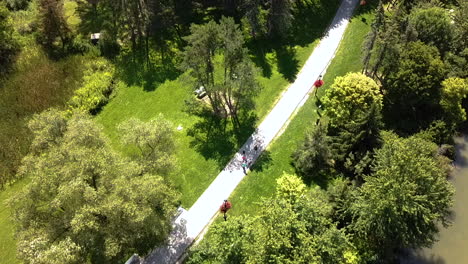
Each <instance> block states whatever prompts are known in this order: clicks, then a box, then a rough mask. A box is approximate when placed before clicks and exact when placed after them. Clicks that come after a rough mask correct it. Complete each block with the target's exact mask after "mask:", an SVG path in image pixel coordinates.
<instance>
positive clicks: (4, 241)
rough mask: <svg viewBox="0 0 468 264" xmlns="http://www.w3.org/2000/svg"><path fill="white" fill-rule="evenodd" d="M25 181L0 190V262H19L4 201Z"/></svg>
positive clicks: (10, 263)
mask: <svg viewBox="0 0 468 264" xmlns="http://www.w3.org/2000/svg"><path fill="white" fill-rule="evenodd" d="M27 182H28V181H27V180H22V181H19V182H17V183H16V184H14V185H13V186H10V187H7V188H6V189H5V190H3V191H2V192H0V227H1V228H0V263H5V264H6V263H8V264H15V263H21V261H19V260H18V259H17V258H16V241H15V238H14V233H13V232H14V230H13V224H12V223H11V221H10V209H9V208H8V207H7V206H6V204H5V202H6V200H7V199H8V198H10V197H11V196H12V195H13V194H15V193H16V192H18V191H19V190H21V188H23V187H24V186H25V185H26V184H27Z"/></svg>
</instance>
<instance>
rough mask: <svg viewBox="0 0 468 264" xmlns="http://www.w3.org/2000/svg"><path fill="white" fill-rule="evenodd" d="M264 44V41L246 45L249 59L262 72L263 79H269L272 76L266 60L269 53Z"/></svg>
mask: <svg viewBox="0 0 468 264" xmlns="http://www.w3.org/2000/svg"><path fill="white" fill-rule="evenodd" d="M264 44H266V43H265V41H264V40H257V41H255V42H249V43H247V45H248V46H249V50H250V51H251V55H250V59H251V60H252V61H253V63H255V65H256V66H257V67H259V68H260V69H261V70H262V75H263V77H266V78H270V77H271V74H272V71H271V65H270V62H269V61H268V59H267V58H266V53H268V52H269V51H270V48H268V46H266V45H264Z"/></svg>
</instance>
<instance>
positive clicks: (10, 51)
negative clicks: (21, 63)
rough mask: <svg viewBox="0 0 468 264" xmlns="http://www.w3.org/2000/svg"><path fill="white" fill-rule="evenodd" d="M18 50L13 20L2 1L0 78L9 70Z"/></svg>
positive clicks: (0, 7)
mask: <svg viewBox="0 0 468 264" xmlns="http://www.w3.org/2000/svg"><path fill="white" fill-rule="evenodd" d="M18 51H19V44H18V42H17V40H16V39H15V35H14V29H13V21H12V19H11V17H10V12H9V11H8V9H7V8H6V6H5V4H4V3H3V2H2V3H0V79H1V78H2V77H4V75H5V74H6V73H7V72H9V71H10V69H11V67H12V65H13V63H14V61H15V59H16V55H17V54H18Z"/></svg>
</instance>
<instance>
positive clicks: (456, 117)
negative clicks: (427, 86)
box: [440, 78, 468, 124]
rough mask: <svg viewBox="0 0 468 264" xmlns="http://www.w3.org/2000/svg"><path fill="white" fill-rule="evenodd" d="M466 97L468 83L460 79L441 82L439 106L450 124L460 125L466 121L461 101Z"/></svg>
mask: <svg viewBox="0 0 468 264" xmlns="http://www.w3.org/2000/svg"><path fill="white" fill-rule="evenodd" d="M467 95H468V82H467V81H466V79H461V78H448V79H446V80H444V81H443V82H442V96H441V100H440V105H441V106H442V108H443V109H444V111H445V114H446V117H447V118H448V120H449V121H450V122H453V123H455V124H460V123H461V122H463V121H465V120H466V112H465V109H463V107H462V100H463V99H464V98H466V96H467Z"/></svg>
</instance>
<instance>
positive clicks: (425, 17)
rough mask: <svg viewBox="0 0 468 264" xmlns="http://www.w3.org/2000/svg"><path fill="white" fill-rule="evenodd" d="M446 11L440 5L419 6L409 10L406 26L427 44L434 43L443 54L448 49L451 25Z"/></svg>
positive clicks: (451, 34)
mask: <svg viewBox="0 0 468 264" xmlns="http://www.w3.org/2000/svg"><path fill="white" fill-rule="evenodd" d="M450 21H451V19H450V17H449V15H448V13H447V11H446V10H445V9H443V8H441V7H437V6H432V7H426V8H425V7H421V8H415V9H413V10H412V11H411V14H410V16H409V25H408V28H410V29H414V30H415V32H414V33H415V35H416V36H415V37H416V38H417V39H419V40H421V41H422V42H424V43H425V44H427V45H434V46H436V47H437V48H438V49H439V52H440V53H441V54H444V53H445V52H447V51H448V50H449V49H450V45H451V43H452V39H453V26H452V24H451V23H450Z"/></svg>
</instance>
